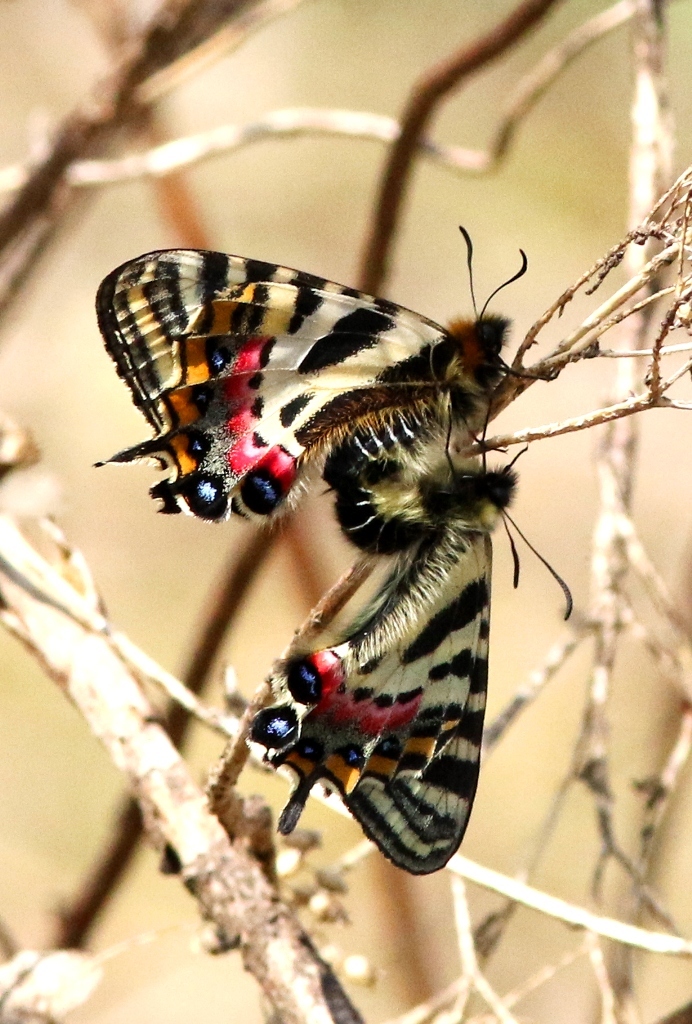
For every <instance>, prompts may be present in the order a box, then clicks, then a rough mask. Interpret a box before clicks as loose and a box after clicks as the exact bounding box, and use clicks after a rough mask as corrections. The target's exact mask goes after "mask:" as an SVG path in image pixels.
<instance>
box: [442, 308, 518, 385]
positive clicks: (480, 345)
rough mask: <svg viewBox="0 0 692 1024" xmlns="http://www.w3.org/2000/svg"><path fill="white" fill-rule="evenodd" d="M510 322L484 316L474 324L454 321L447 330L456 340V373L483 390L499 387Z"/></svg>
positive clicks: (495, 316) (501, 318)
mask: <svg viewBox="0 0 692 1024" xmlns="http://www.w3.org/2000/svg"><path fill="white" fill-rule="evenodd" d="M509 326H510V321H509V320H508V319H507V318H506V317H504V316H497V315H494V314H490V315H488V314H484V315H483V316H481V317H478V318H477V319H476V320H469V319H459V320H453V321H452V322H451V323H450V324H449V325H448V327H447V330H448V332H449V334H450V335H451V336H452V338H453V339H454V340H455V342H456V344H457V346H458V349H457V361H458V364H459V369H460V370H461V372H462V374H463V376H464V377H465V378H467V379H468V378H469V377H470V378H471V379H472V380H475V382H476V383H477V384H478V385H479V387H481V388H483V389H486V388H489V387H494V386H495V384H497V383H498V381H499V379H500V376H501V374H502V370H503V368H504V363H503V361H502V360H501V358H500V353H501V351H502V347H503V345H504V344H505V341H506V339H507V331H508V330H509Z"/></svg>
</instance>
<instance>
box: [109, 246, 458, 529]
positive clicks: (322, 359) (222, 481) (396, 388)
mask: <svg viewBox="0 0 692 1024" xmlns="http://www.w3.org/2000/svg"><path fill="white" fill-rule="evenodd" d="M97 310H98V316H99V324H100V327H101V330H102V332H103V334H104V337H105V340H106V347H107V349H108V351H109V353H110V354H111V356H112V358H113V359H114V361H115V363H116V366H117V368H118V372H119V373H120V375H121V376H122V377H123V378H124V379H125V380H126V382H127V384H128V385H129V387H130V390H131V392H132V395H133V398H134V401H135V403H136V404H137V405H138V406H139V408H140V409H141V410H142V412H143V413H144V414H145V416H146V417H147V419H148V420H149V422H150V424H151V425H152V427H153V428H154V430H155V432H156V437H155V438H154V439H153V440H152V441H150V442H145V444H143V445H137V446H135V447H134V448H132V449H130V450H128V451H125V452H123V453H121V454H120V455H119V456H116V459H118V460H120V461H128V460H130V459H133V458H140V457H143V456H146V455H149V456H150V455H157V456H159V457H160V458H161V459H162V461H163V462H164V463H165V464H166V465H168V466H171V467H172V468H173V470H174V474H175V475H174V478H173V481H172V486H169V487H166V486H163V487H161V486H159V487H158V488H157V489H155V494H156V495H157V496H158V497H162V498H164V501H165V499H166V495H167V494H168V496H169V498H170V501H169V503H168V504H169V508H168V509H167V510H169V511H172V510H173V504H174V503H175V501H176V500H178V499H182V504H183V505H185V506H186V510H187V509H189V510H191V511H193V512H195V513H197V514H200V515H203V516H204V517H205V518H223V517H224V516H225V515H227V514H228V512H229V511H230V508H231V504H230V502H229V501H228V500H226V499H227V497H228V495H229V494H230V495H232V496H234V497H235V498H236V507H237V508H238V509H239V510H240V511H243V512H245V513H246V514H247V513H250V514H257V515H267V514H270V513H271V512H273V511H274V509H275V508H276V507H277V506H278V505H279V504H281V502H282V501H283V500H284V499H285V498H286V496H287V494H288V492H289V491H290V490H291V488H292V487H293V485H294V483H295V482H296V480H297V478H298V476H299V473H300V470H301V469H302V467H303V464H304V463H305V462H306V461H307V460H308V459H309V457H310V456H311V455H312V454H318V453H321V452H323V451H324V450H325V449H326V448H328V447H329V444H330V440H331V438H333V437H336V436H339V435H340V434H341V433H343V432H344V431H345V430H348V429H351V428H352V427H353V426H354V425H356V423H357V422H358V421H359V420H361V419H367V418H368V417H370V418H371V419H372V418H373V417H375V418H377V416H378V415H379V416H380V417H381V416H382V415H383V414H387V413H391V412H393V411H395V410H397V409H399V408H400V407H401V405H402V403H403V404H406V403H410V404H411V405H413V406H416V405H417V404H419V405H420V403H421V402H426V401H427V403H428V404H430V403H431V401H432V400H435V399H436V395H437V390H438V387H437V382H436V381H435V380H433V377H432V374H433V369H432V365H431V358H430V353H431V351H432V350H433V349H434V348H435V346H437V345H439V343H440V342H441V341H443V340H444V339H445V338H446V337H447V336H446V332H445V331H444V330H443V329H442V328H440V327H438V326H437V325H435V324H433V323H432V321H429V320H426V319H425V318H424V317H420V316H418V315H417V314H415V313H412V312H411V311H409V310H405V309H403V308H401V307H399V306H396V305H394V304H393V303H389V302H386V301H385V300H380V299H374V298H371V297H370V296H366V295H363V294H362V293H360V292H357V291H355V290H353V289H349V288H344V287H343V286H341V285H337V284H334V283H332V282H328V281H325V280H324V279H321V278H317V277H313V276H311V275H308V274H303V273H300V272H298V271H294V270H289V269H288V268H285V267H279V266H276V265H274V264H269V263H261V262H258V261H252V260H245V259H241V258H240V257H235V256H226V255H224V254H222V253H214V252H200V251H196V250H172V251H163V252H158V253H150V254H148V255H147V256H142V257H140V258H139V259H137V260H133V261H132V262H130V263H127V264H125V265H124V266H122V267H120V268H119V269H117V270H115V271H113V273H112V274H110V275H109V276H108V277H107V278H106V280H105V281H104V282H103V284H102V285H101V288H100V290H99V294H98V298H97ZM426 385H427V389H426ZM248 475H251V477H252V479H251V480H250V481H249V482H248V483H247V485H246V486H245V488H244V489H243V487H242V482H243V480H244V479H245V478H246V477H247V476H248ZM187 477H189V478H190V479H189V480H187V479H186V478H187ZM207 492H208V493H211V492H213V495H214V500H211V501H210V502H206V501H205V494H206V496H207V497H208V493H207Z"/></svg>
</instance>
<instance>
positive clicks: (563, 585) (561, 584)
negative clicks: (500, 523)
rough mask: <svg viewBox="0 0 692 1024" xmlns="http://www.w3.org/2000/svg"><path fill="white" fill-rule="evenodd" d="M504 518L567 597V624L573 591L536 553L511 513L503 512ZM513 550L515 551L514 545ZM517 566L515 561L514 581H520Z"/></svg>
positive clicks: (572, 602) (548, 563) (541, 556)
mask: <svg viewBox="0 0 692 1024" xmlns="http://www.w3.org/2000/svg"><path fill="white" fill-rule="evenodd" d="M503 516H504V517H505V519H508V520H509V521H510V523H511V524H512V526H513V527H514V529H515V530H516V531H517V533H518V534H519V536H520V537H521V539H522V540H523V541H524V544H526V546H527V547H528V549H529V551H533V553H534V555H535V556H536V558H537V559H538V560H539V562H542V563H543V565H544V566H545V567H546V569H547V570H548V572H549V573H550V575H551V576H552V577H553V579H554V580H555V582H556V583H557V584H558V586H559V587H560V590H561V591H562V593H563V594H564V595H565V602H566V608H565V622H566V621H567V619H568V618H569V617H570V615H571V614H572V608H573V607H574V601H573V599H572V591H571V590H570V589H569V587H568V586H567V584H566V583H565V581H564V580H563V578H562V576H560V574H559V573H558V572H556V571H555V569H553V567H552V565H551V564H550V562H548V561H547V560H546V559H545V558H544V557H543V555H541V554H540V553H539V552H538V551H536V549H535V547H534V546H533V544H532V543H531V541H530V540H527V538H526V536H525V534H523V533H522V532H521V530H520V529H519V527H518V526H517V524H516V523H515V522H514V520H513V519H512V517H511V515H510V514H509V512H507V511H506V510H505V511H504V512H503ZM506 527H507V523H505V528H506ZM507 533H509V530H507ZM510 541H511V537H510ZM512 549H513V550H514V545H512ZM516 566H517V563H516V561H515V564H514V579H515V580H517V579H518V574H517V568H516ZM516 585H517V584H516V582H515V584H514V586H515V587H516Z"/></svg>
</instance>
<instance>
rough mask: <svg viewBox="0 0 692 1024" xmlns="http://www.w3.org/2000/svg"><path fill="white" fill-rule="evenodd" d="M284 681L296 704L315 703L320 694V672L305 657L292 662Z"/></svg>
mask: <svg viewBox="0 0 692 1024" xmlns="http://www.w3.org/2000/svg"><path fill="white" fill-rule="evenodd" d="M286 682H287V684H288V689H289V691H290V694H291V696H292V697H293V699H294V700H295V701H297V702H298V704H317V703H318V701H319V699H320V697H321V696H322V679H321V678H320V674H319V672H318V671H317V669H316V668H315V666H314V665H311V664H310V662H309V661H308V660H307V659H305V660H304V661H295V662H293V664H292V665H291V666H290V668H289V670H288V675H287V678H286Z"/></svg>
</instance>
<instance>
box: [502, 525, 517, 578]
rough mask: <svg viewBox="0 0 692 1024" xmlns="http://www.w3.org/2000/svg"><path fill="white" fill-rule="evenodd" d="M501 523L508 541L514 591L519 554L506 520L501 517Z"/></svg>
mask: <svg viewBox="0 0 692 1024" xmlns="http://www.w3.org/2000/svg"><path fill="white" fill-rule="evenodd" d="M505 515H506V513H505ZM502 523H503V526H504V528H505V533H506V534H507V539H508V540H509V547H510V550H511V552H512V561H513V562H514V576H513V579H512V584H513V586H514V589H515V590H516V589H517V587H518V586H519V569H520V563H519V552H518V551H517V546H516V544H515V543H514V537H513V536H512V534H511V533H510V532H509V526H507V520H506V519H505V517H504V516H503V517H502Z"/></svg>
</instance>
